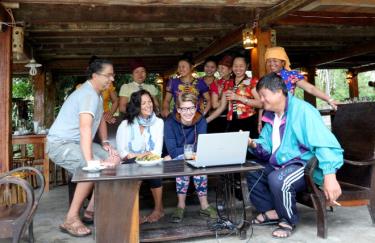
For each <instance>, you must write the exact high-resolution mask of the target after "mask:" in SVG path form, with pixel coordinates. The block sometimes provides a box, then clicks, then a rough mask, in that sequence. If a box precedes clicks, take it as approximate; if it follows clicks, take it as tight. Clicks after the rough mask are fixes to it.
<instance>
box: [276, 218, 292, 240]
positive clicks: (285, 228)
mask: <svg viewBox="0 0 375 243" xmlns="http://www.w3.org/2000/svg"><path fill="white" fill-rule="evenodd" d="M281 224H285V225H287V226H284V225H281ZM295 228H296V226H295V225H292V224H290V223H289V222H288V221H287V220H286V219H281V220H280V221H279V225H278V226H277V228H276V229H274V230H273V231H272V237H273V238H275V239H285V238H288V237H290V236H291V235H292V233H293V231H294V230H295ZM276 231H278V232H283V233H285V234H286V235H285V236H277V235H275V232H276Z"/></svg>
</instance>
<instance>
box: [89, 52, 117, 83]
mask: <svg viewBox="0 0 375 243" xmlns="http://www.w3.org/2000/svg"><path fill="white" fill-rule="evenodd" d="M104 65H113V64H112V62H111V61H109V60H107V59H102V58H97V57H96V56H93V57H92V58H91V59H90V62H89V66H88V68H87V78H88V79H91V78H92V75H93V74H94V73H98V72H101V71H102V70H103V68H104Z"/></svg>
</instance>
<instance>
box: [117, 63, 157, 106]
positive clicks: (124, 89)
mask: <svg viewBox="0 0 375 243" xmlns="http://www.w3.org/2000/svg"><path fill="white" fill-rule="evenodd" d="M130 70H131V73H132V80H133V82H131V83H128V84H123V85H122V86H121V88H120V93H119V96H120V100H119V110H120V112H122V113H125V112H126V105H127V104H128V102H129V99H130V96H131V95H132V93H134V92H136V91H138V90H141V89H144V90H147V91H148V92H150V94H151V96H152V99H153V100H154V103H155V106H156V109H157V110H158V109H159V102H158V99H157V95H158V93H159V91H158V89H157V88H156V87H155V86H154V85H152V84H145V80H146V77H147V72H146V65H145V64H144V62H143V61H142V60H141V59H134V60H132V61H130Z"/></svg>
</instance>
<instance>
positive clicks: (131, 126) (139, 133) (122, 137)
mask: <svg viewBox="0 0 375 243" xmlns="http://www.w3.org/2000/svg"><path fill="white" fill-rule="evenodd" d="M163 128H164V123H163V120H162V119H160V118H158V117H156V115H155V104H154V101H153V99H152V96H151V94H150V93H149V92H148V91H146V90H143V89H142V90H139V91H137V92H134V93H133V94H132V95H131V96H130V100H129V104H128V106H127V107H126V114H125V120H124V121H123V122H122V123H121V124H120V126H119V128H118V130H117V134H116V143H117V150H118V151H119V154H120V158H121V159H122V160H127V161H128V162H129V163H132V162H134V160H135V158H142V157H145V156H147V155H150V154H155V155H159V156H161V151H162V147H163ZM146 182H148V184H149V185H150V188H151V192H152V196H153V198H154V204H155V207H154V210H153V212H152V213H151V214H150V215H148V216H147V217H143V218H142V219H141V223H145V222H148V223H153V222H156V221H158V220H159V219H160V218H161V217H163V216H164V209H163V204H162V191H163V189H162V184H161V183H162V181H161V179H150V180H146Z"/></svg>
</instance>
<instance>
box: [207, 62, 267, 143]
mask: <svg viewBox="0 0 375 243" xmlns="http://www.w3.org/2000/svg"><path fill="white" fill-rule="evenodd" d="M247 68H248V63H247V60H246V58H245V57H244V56H241V55H238V56H236V57H235V58H234V60H233V66H232V70H233V74H234V79H233V80H230V81H227V82H226V83H225V85H224V89H223V93H224V94H225V99H221V102H220V107H219V108H218V109H216V110H215V111H214V112H213V113H212V114H211V115H210V116H209V117H208V118H207V122H210V121H212V120H213V119H215V118H216V117H218V116H219V115H220V114H221V113H222V112H223V111H224V110H225V109H226V108H228V113H227V127H226V131H228V132H234V131H239V130H244V131H250V136H251V137H252V138H256V137H258V131H257V116H256V114H257V111H256V108H262V102H261V101H260V99H259V95H258V93H257V92H256V90H255V86H256V84H257V79H255V78H249V77H247V75H246V70H247Z"/></svg>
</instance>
